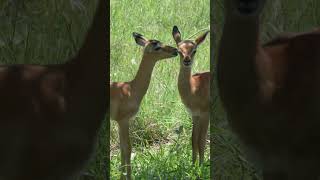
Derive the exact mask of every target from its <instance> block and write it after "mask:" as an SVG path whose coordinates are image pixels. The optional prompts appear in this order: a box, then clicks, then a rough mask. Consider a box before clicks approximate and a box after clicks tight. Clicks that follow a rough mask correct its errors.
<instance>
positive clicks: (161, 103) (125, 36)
mask: <svg viewBox="0 0 320 180" xmlns="http://www.w3.org/2000/svg"><path fill="white" fill-rule="evenodd" d="M209 10H210V9H209V0H205V1H200V0H198V1H192V0H187V1H183V2H182V1H181V2H180V1H171V0H156V1H147V0H141V1H138V0H123V1H116V0H111V17H110V19H111V29H110V30H111V61H110V70H111V71H110V78H111V80H112V81H116V82H117V81H120V82H123V81H130V80H132V79H133V77H134V75H135V74H136V72H137V69H138V66H139V63H140V60H141V56H142V48H141V47H140V46H137V45H136V44H135V41H134V39H133V37H132V32H138V33H141V34H143V35H144V36H145V37H147V38H150V39H157V40H160V41H162V42H163V43H165V44H168V45H172V46H175V43H174V40H173V38H172V35H171V31H172V27H173V25H177V26H178V27H179V29H180V31H181V33H182V37H183V38H184V39H185V38H189V37H190V36H191V35H193V34H195V33H197V32H198V31H199V30H201V29H209V24H210V17H209ZM197 35H199V34H197ZM193 38H195V37H192V38H191V39H193ZM209 45H210V38H209V37H208V38H207V39H206V41H205V42H204V43H203V44H202V45H201V46H200V47H199V49H198V53H197V55H196V60H195V64H194V67H193V71H194V72H199V71H207V70H209V55H210V51H209ZM179 66H180V64H179V58H178V57H176V58H172V59H165V60H162V61H159V62H158V63H157V64H156V67H155V69H154V71H153V75H152V80H151V84H150V86H149V89H148V92H147V94H146V96H145V97H144V99H143V101H142V104H141V107H140V111H139V113H138V114H137V116H136V118H135V119H134V120H133V121H131V126H130V136H131V142H132V144H133V153H132V170H133V176H134V177H135V179H154V178H155V179H194V178H195V177H196V175H197V174H200V175H201V177H203V178H205V179H208V178H209V174H210V173H209V167H208V166H209V144H208V145H207V150H206V156H205V159H206V162H205V166H204V167H203V168H199V167H192V163H191V162H192V160H191V128H192V123H191V119H190V116H189V114H188V113H187V112H186V109H185V107H184V106H183V104H182V103H181V100H180V97H179V94H178V91H177V76H178V72H179ZM119 167H120V153H119V141H118V129H117V124H116V122H114V121H112V123H111V179H118V178H119V175H120V172H119Z"/></svg>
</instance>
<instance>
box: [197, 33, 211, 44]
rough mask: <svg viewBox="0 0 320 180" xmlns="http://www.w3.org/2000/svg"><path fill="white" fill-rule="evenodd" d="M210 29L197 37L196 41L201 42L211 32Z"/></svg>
mask: <svg viewBox="0 0 320 180" xmlns="http://www.w3.org/2000/svg"><path fill="white" fill-rule="evenodd" d="M209 32H210V31H206V32H205V33H203V34H202V35H200V36H199V37H197V39H196V40H195V42H196V43H197V45H199V44H201V43H202V42H203V41H204V40H205V39H206V37H207V35H208V34H209Z"/></svg>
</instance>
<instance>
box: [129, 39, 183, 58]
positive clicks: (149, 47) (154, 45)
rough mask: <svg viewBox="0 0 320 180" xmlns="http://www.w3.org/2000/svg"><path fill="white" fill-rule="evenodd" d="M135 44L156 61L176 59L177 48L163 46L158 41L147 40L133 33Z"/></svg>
mask: <svg viewBox="0 0 320 180" xmlns="http://www.w3.org/2000/svg"><path fill="white" fill-rule="evenodd" d="M133 37H134V39H135V41H136V43H137V44H138V45H140V46H143V47H144V53H145V54H147V55H150V56H152V57H155V59H156V60H161V59H167V58H172V57H176V56H177V55H178V50H177V48H174V47H172V46H168V45H164V44H163V43H161V42H160V41H158V40H154V39H151V40H148V39H146V38H145V37H143V36H142V35H141V34H139V33H133Z"/></svg>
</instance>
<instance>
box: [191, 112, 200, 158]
mask: <svg viewBox="0 0 320 180" xmlns="http://www.w3.org/2000/svg"><path fill="white" fill-rule="evenodd" d="M199 128H200V127H199V117H198V116H192V163H193V164H195V163H196V160H197V155H198V152H199V149H198V140H199Z"/></svg>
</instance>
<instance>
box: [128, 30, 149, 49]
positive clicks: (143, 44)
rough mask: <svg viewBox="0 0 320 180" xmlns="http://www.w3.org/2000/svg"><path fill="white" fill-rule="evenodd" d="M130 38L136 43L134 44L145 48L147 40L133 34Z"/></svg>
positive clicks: (137, 34)
mask: <svg viewBox="0 0 320 180" xmlns="http://www.w3.org/2000/svg"><path fill="white" fill-rule="evenodd" d="M132 36H133V37H134V40H135V41H136V43H137V44H138V45H140V46H143V47H144V46H145V45H146V44H147V42H148V39H146V38H145V37H143V35H141V34H139V33H136V32H133V33H132Z"/></svg>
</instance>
